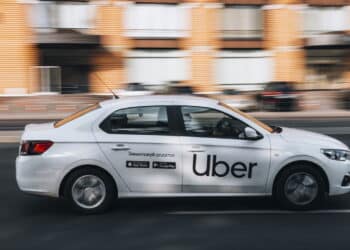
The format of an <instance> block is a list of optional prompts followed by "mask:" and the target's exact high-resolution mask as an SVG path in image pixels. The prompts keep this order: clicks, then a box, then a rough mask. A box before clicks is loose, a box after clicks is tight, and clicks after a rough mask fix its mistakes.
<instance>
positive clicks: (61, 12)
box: [31, 2, 95, 29]
mask: <svg viewBox="0 0 350 250" xmlns="http://www.w3.org/2000/svg"><path fill="white" fill-rule="evenodd" d="M31 17H32V25H33V27H34V28H37V29H89V28H92V27H93V24H94V21H95V20H94V19H95V6H94V5H92V4H88V3H82V2H80V3H79V2H76V3H72V2H70V3H69V2H36V3H34V4H33V5H32V12H31Z"/></svg>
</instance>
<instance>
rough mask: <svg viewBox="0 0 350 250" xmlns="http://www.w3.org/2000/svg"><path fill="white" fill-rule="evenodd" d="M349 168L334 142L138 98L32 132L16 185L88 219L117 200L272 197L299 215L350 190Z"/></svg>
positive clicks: (234, 114)
mask: <svg viewBox="0 0 350 250" xmlns="http://www.w3.org/2000/svg"><path fill="white" fill-rule="evenodd" d="M349 159H350V157H349V148H348V147H347V146H346V145H344V144H343V143H341V142H339V141H337V140H335V139H333V138H330V137H327V136H324V135H320V134H315V133H311V132H306V131H301V130H296V129H290V128H279V127H271V126H268V125H266V124H264V123H262V122H260V121H258V120H256V119H254V118H252V117H250V116H248V115H247V114H245V113H242V112H241V111H239V110H236V109H232V108H231V107H229V106H227V105H225V104H222V103H220V102H219V101H217V100H213V99H207V98H199V97H192V96H142V97H129V98H124V99H114V100H109V101H104V102H101V103H99V104H96V105H94V106H91V107H89V108H87V109H85V110H82V111H80V112H78V113H76V114H73V115H71V116H69V117H67V118H65V119H63V120H61V121H58V122H56V123H47V124H31V125H27V126H26V128H25V131H24V133H23V135H22V140H21V146H20V152H19V156H18V157H17V160H16V179H17V183H18V186H19V188H20V189H21V190H22V191H24V192H28V193H33V194H39V195H47V196H53V197H64V198H66V199H67V200H69V201H70V202H71V203H72V205H73V206H74V207H75V208H76V209H78V210H80V211H82V212H86V213H96V212H102V211H105V210H106V209H107V208H109V207H110V206H111V205H112V203H113V201H114V200H115V199H116V198H131V197H198V196H268V195H273V196H274V197H275V198H276V199H277V200H278V201H279V202H280V204H281V205H282V206H283V207H284V208H288V209H298V210H301V209H310V208H315V207H316V206H317V205H320V204H321V202H322V201H323V200H324V198H325V197H326V195H327V194H328V195H339V194H345V193H347V192H349V191H350V175H349V171H350V161H349Z"/></svg>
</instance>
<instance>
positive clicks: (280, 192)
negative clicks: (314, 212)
mask: <svg viewBox="0 0 350 250" xmlns="http://www.w3.org/2000/svg"><path fill="white" fill-rule="evenodd" d="M274 196H275V198H276V199H277V201H278V202H279V204H280V205H281V206H282V207H283V208H285V209H292V210H308V209H314V208H317V207H319V206H320V205H322V203H323V202H324V199H325V197H326V182H325V180H324V178H323V176H322V174H321V173H320V171H319V170H318V169H317V168H315V167H313V166H311V165H308V164H298V165H294V166H291V167H289V168H287V169H285V170H283V171H282V172H281V174H280V175H279V176H278V179H277V180H276V183H275V186H274Z"/></svg>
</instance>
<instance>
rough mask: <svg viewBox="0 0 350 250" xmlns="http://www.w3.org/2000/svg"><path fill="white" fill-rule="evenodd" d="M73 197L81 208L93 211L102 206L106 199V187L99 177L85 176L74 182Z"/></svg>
mask: <svg viewBox="0 0 350 250" xmlns="http://www.w3.org/2000/svg"><path fill="white" fill-rule="evenodd" d="M72 197H73V200H74V202H75V203H76V204H78V205H79V206H80V207H82V208H86V209H92V208H95V207H98V206H99V205H101V203H102V202H103V201H104V199H105V198H106V186H105V184H104V183H103V181H102V180H101V179H100V178H99V177H97V176H95V175H84V176H81V177H79V178H78V179H77V180H76V181H75V182H74V184H73V186H72Z"/></svg>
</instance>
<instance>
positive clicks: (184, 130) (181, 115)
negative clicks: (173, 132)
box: [176, 105, 264, 141]
mask: <svg viewBox="0 0 350 250" xmlns="http://www.w3.org/2000/svg"><path fill="white" fill-rule="evenodd" d="M176 107H177V112H178V114H179V117H180V119H179V120H178V121H177V122H178V123H181V127H182V130H181V134H180V135H181V136H186V137H194V138H209V139H224V140H240V141H255V140H252V139H248V138H234V137H217V136H199V135H190V134H188V132H187V131H186V127H185V121H184V119H183V114H182V109H181V108H182V107H192V108H207V109H210V110H213V111H216V112H219V113H222V114H224V115H226V116H228V117H230V118H231V119H236V120H238V121H240V122H241V123H243V124H245V125H246V126H247V127H249V128H252V129H254V130H255V131H256V132H257V133H258V135H260V136H261V138H260V139H263V138H264V135H263V134H262V133H260V131H258V130H257V129H255V128H253V127H252V126H250V125H248V124H247V123H246V122H244V121H242V120H241V119H239V118H237V117H235V116H232V115H230V114H227V113H226V112H224V111H222V110H218V109H216V108H213V107H205V106H194V105H177V106H176Z"/></svg>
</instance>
